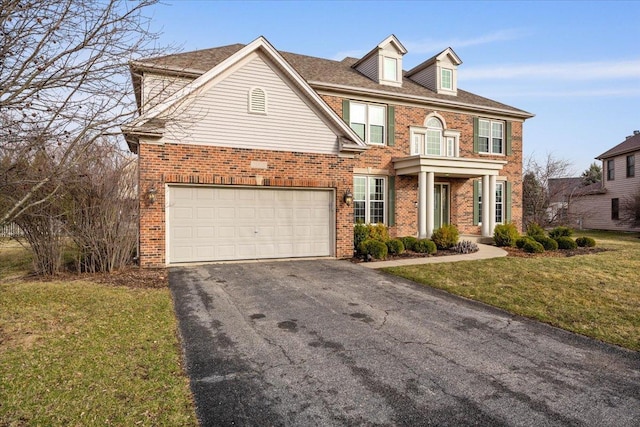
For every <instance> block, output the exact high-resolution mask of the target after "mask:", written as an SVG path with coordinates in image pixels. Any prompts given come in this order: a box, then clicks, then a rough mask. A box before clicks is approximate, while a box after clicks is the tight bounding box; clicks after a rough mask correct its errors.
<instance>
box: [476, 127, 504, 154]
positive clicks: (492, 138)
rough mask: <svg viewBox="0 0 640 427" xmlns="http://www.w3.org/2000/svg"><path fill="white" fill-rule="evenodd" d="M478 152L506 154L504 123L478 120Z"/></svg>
mask: <svg viewBox="0 0 640 427" xmlns="http://www.w3.org/2000/svg"><path fill="white" fill-rule="evenodd" d="M478 151H479V152H480V153H488V154H504V123H503V122H494V121H491V120H482V119H481V120H478Z"/></svg>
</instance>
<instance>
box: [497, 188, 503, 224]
mask: <svg viewBox="0 0 640 427" xmlns="http://www.w3.org/2000/svg"><path fill="white" fill-rule="evenodd" d="M502 206H503V203H502V183H496V223H501V222H502Z"/></svg>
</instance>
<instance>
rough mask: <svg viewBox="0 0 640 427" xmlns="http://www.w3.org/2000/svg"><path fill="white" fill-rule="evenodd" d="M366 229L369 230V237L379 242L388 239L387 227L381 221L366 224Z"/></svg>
mask: <svg viewBox="0 0 640 427" xmlns="http://www.w3.org/2000/svg"><path fill="white" fill-rule="evenodd" d="M367 229H368V230H369V238H370V239H374V240H378V241H380V242H386V241H387V240H389V229H388V228H387V226H386V225H384V224H382V223H377V224H375V225H374V224H367Z"/></svg>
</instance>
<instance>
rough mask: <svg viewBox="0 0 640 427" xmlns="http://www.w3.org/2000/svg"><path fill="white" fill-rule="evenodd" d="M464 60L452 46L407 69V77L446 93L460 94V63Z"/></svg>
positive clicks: (438, 91) (437, 91)
mask: <svg viewBox="0 0 640 427" xmlns="http://www.w3.org/2000/svg"><path fill="white" fill-rule="evenodd" d="M460 64H462V61H461V60H460V58H459V57H458V55H456V53H455V52H454V51H453V49H451V48H450V47H448V48H446V49H445V50H443V51H442V52H440V53H439V54H437V55H436V56H434V57H432V58H430V59H427V60H426V61H424V62H423V63H422V64H420V65H418V66H416V67H414V68H412V69H411V70H409V71H407V73H406V74H405V77H408V78H410V79H411V80H413V81H414V82H416V83H418V84H419V85H421V86H424V87H426V88H428V89H431V90H433V91H435V92H436V93H441V94H445V95H454V96H455V95H457V94H458V65H460Z"/></svg>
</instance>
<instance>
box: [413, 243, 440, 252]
mask: <svg viewBox="0 0 640 427" xmlns="http://www.w3.org/2000/svg"><path fill="white" fill-rule="evenodd" d="M413 250H414V251H415V252H418V253H421V254H429V255H433V254H435V253H436V252H437V251H438V248H437V247H436V244H435V243H433V240H430V239H420V240H418V241H417V242H416V244H415V245H414V247H413Z"/></svg>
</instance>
